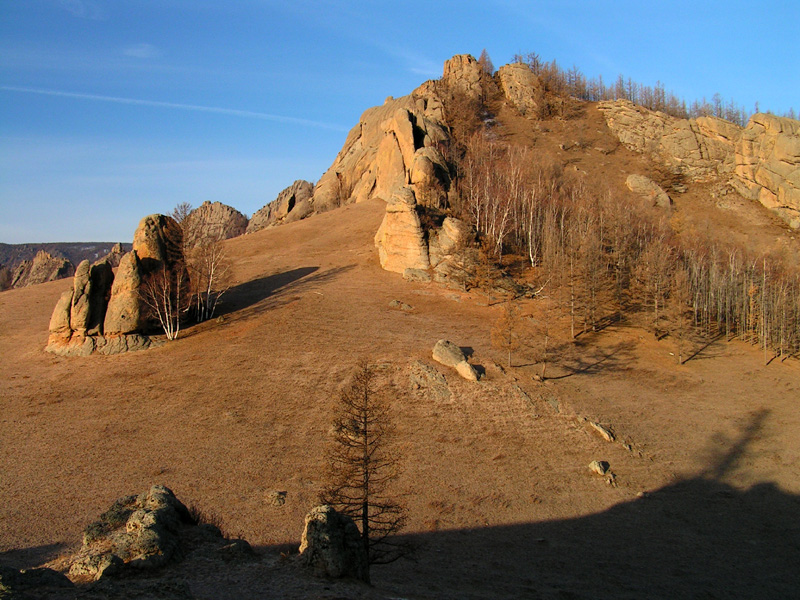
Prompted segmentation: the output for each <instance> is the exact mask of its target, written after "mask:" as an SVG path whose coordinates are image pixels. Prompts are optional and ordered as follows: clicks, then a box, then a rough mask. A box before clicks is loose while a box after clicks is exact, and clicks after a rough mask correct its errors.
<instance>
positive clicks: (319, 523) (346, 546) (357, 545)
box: [300, 505, 369, 581]
mask: <svg viewBox="0 0 800 600" xmlns="http://www.w3.org/2000/svg"><path fill="white" fill-rule="evenodd" d="M300 557H301V559H302V561H303V563H304V564H305V565H306V566H308V567H310V568H312V569H313V570H314V574H315V575H317V576H319V577H334V578H340V577H353V578H355V579H360V580H361V581H369V564H368V561H367V552H366V549H365V548H364V544H363V542H362V540H361V534H360V533H359V531H358V527H356V524H355V523H354V522H353V519H351V518H350V517H348V516H347V515H342V514H340V513H338V512H336V511H335V510H334V509H333V507H332V506H328V505H322V506H317V507H315V508H313V509H311V512H309V513H308V514H307V515H306V519H305V528H304V529H303V537H302V539H301V542H300Z"/></svg>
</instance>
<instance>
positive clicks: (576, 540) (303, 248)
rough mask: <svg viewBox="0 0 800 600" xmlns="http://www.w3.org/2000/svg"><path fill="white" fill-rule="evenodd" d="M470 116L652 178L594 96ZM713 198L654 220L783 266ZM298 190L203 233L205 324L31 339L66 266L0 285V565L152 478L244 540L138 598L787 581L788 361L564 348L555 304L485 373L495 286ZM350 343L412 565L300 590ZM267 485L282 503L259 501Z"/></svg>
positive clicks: (771, 593) (678, 591)
mask: <svg viewBox="0 0 800 600" xmlns="http://www.w3.org/2000/svg"><path fill="white" fill-rule="evenodd" d="M399 101H400V102H402V103H407V102H409V100H408V99H399ZM404 106H405V104H404ZM488 108H489V109H490V111H491V114H492V115H493V118H494V119H495V125H494V127H493V130H492V134H493V135H494V136H496V138H497V139H500V140H504V141H507V142H509V143H512V144H515V145H519V146H524V147H527V148H529V149H531V151H532V152H533V153H535V156H536V157H537V158H538V159H539V160H541V161H544V160H555V161H557V162H558V163H559V165H560V167H562V168H563V169H564V170H565V171H567V172H571V173H572V174H574V175H575V176H576V177H578V178H582V179H583V181H584V182H585V184H586V185H587V186H589V187H592V186H594V187H598V188H599V187H600V186H604V187H605V188H607V189H610V190H612V191H613V192H614V194H615V195H616V196H618V197H619V198H622V199H623V200H625V201H628V202H630V203H631V205H633V203H634V202H636V201H637V198H636V196H635V195H634V194H633V193H632V192H631V191H630V190H628V189H627V187H626V184H625V181H626V178H627V175H629V174H631V173H642V174H645V175H648V176H651V177H654V178H655V177H657V176H658V173H659V169H658V168H657V166H656V165H654V163H653V162H652V160H650V159H648V158H647V157H645V156H643V155H642V154H640V153H637V152H635V151H633V150H630V149H628V148H626V147H625V146H624V145H621V144H620V143H619V141H618V138H617V136H616V135H615V134H614V133H613V132H612V130H611V129H610V128H609V127H608V126H607V124H606V120H605V118H604V117H603V114H602V113H601V111H600V110H599V109H598V107H597V105H596V104H593V103H585V104H582V105H581V106H580V107H579V110H578V111H577V113H576V114H575V115H574V116H573V117H572V118H570V119H555V118H554V119H544V120H542V119H528V118H525V117H523V116H522V115H520V113H519V111H517V110H514V109H513V107H512V106H510V105H509V104H507V103H503V102H496V103H492V101H490V102H489V103H488ZM405 110H409V109H405ZM375 112H380V111H375ZM401 125H404V124H403V123H399V124H398V125H397V129H398V130H399V129H401ZM430 130H431V131H433V127H431V128H430ZM400 138H402V136H400ZM400 138H399V139H400ZM390 150H391V149H390ZM349 156H350V157H351V158H352V157H353V155H352V154H351V155H349ZM386 156H393V155H392V153H391V152H390V151H388V150H387V153H386ZM394 156H395V158H396V155H394ZM345 158H346V157H345ZM343 162H344V159H342V160H340V161H338V162H336V163H335V164H342V163H343ZM353 162H354V163H356V162H358V164H360V165H361V166H363V164H364V163H363V162H359V161H356V160H355V159H353ZM403 164H405V163H403ZM330 173H331V175H328V176H327V181H328V182H329V184H328V188H327V191H325V190H324V189H323V191H324V192H325V194H330V193H331V186H333V185H334V182H333V177H335V170H333V171H331V172H330ZM385 174H386V171H384V175H385ZM362 175H363V176H364V177H363V180H362V181H363V183H362V186H361V187H360V188H354V189H367V187H368V185H369V184H370V182H373V183H374V181H373V179H371V177H373V176H374V175H375V173H374V172H372V173H371V172H370V171H369V169H367V168H364V169H363V173H362ZM375 179H376V180H378V181H380V177H376V178H375ZM383 181H384V182H386V181H388V179H383ZM381 185H383V184H381ZM724 188H725V186H722V185H721V184H720V183H719V182H718V181H707V182H689V183H688V184H687V185H686V190H685V191H684V192H683V193H676V194H674V198H673V202H674V204H673V207H672V208H671V209H670V212H669V213H667V216H668V217H669V221H670V223H671V225H672V227H673V228H675V229H676V230H678V231H679V234H683V233H686V234H687V235H688V233H691V232H692V231H695V232H696V231H701V232H705V233H708V235H710V236H711V237H712V238H716V239H721V240H731V239H735V240H739V241H741V242H743V243H747V244H751V245H753V246H755V247H757V248H760V249H767V248H769V249H776V250H780V251H781V252H783V253H785V254H787V255H788V256H794V257H796V256H797V253H798V248H800V246H798V240H797V239H795V238H796V237H797V236H796V232H795V231H793V230H792V229H790V228H789V227H788V226H787V225H786V223H784V222H783V221H781V220H780V218H779V217H778V216H776V215H775V214H774V213H772V212H770V211H769V210H768V209H767V208H766V207H764V206H762V205H761V204H759V203H757V202H753V201H745V199H744V198H742V197H740V196H737V195H735V193H734V192H729V191H725V193H724V194H723V193H722V190H723V189H724ZM712 193H713V194H714V195H715V196H716V197H715V196H712ZM323 198H325V202H324V203H323V202H321V203H320V206H321V207H324V209H325V210H324V212H322V211H320V212H319V213H318V214H314V211H311V210H309V211H308V215H304V216H305V217H306V218H303V219H300V220H294V221H293V220H292V219H286V221H287V222H285V224H283V225H281V226H279V227H269V228H266V229H263V230H261V231H256V232H254V233H250V234H247V235H245V236H240V237H237V238H233V239H231V240H228V241H226V242H225V243H224V244H225V248H226V250H227V252H228V255H229V257H230V259H231V263H232V265H233V287H232V288H231V289H230V290H229V291H228V293H227V294H226V295H225V296H224V304H223V306H222V310H221V313H220V316H219V318H218V319H214V320H211V321H208V322H206V323H203V324H199V325H195V326H192V327H190V328H189V329H187V330H186V332H185V334H182V335H181V337H179V339H178V340H177V341H175V342H170V343H167V344H164V345H162V346H160V347H157V348H153V349H150V350H146V351H140V352H131V353H126V354H121V355H116V356H102V355H91V356H88V357H82V358H67V357H61V356H54V355H51V354H47V353H45V352H44V350H43V349H44V346H45V343H46V342H47V338H48V331H47V330H48V322H49V319H50V316H51V314H52V312H53V307H54V306H55V305H56V302H57V300H58V298H59V297H60V295H61V294H62V292H64V291H65V290H67V289H68V288H69V287H70V282H69V281H67V280H61V281H54V282H50V283H45V284H42V285H38V286H33V287H29V288H24V289H17V290H10V291H8V292H6V293H3V294H2V295H0V332H2V335H0V355H2V356H3V357H4V360H3V361H2V364H0V381H3V382H5V383H4V385H5V389H4V390H3V394H2V403H3V404H2V406H3V411H2V416H0V419H2V430H3V436H2V444H0V464H2V465H3V472H2V477H0V524H2V526H0V557H2V561H3V563H4V564H7V565H11V566H15V567H17V568H22V567H31V566H34V565H40V564H45V563H47V564H50V565H51V566H55V567H63V564H64V563H63V558H64V557H65V556H67V555H68V554H69V553H71V552H74V551H75V550H76V549H77V547H78V546H79V545H80V541H81V534H82V531H83V529H84V528H85V527H86V526H87V525H88V524H89V523H90V522H92V521H93V520H95V519H96V517H97V515H99V514H100V513H101V512H103V511H105V510H106V509H107V508H108V506H109V505H110V504H111V503H112V502H113V501H114V500H115V499H117V498H119V497H122V496H125V495H128V494H133V493H138V492H140V491H142V490H146V489H148V488H149V487H150V485H152V484H153V483H163V484H165V485H167V486H169V487H170V488H171V489H173V490H174V491H175V493H176V494H177V495H178V497H179V498H181V499H182V500H183V501H184V502H186V503H187V504H188V503H192V504H195V505H197V506H198V507H200V508H201V509H203V510H204V511H206V512H209V513H214V514H216V515H217V516H218V519H219V521H220V522H221V523H222V525H223V529H224V530H225V531H227V532H228V533H229V534H230V535H232V536H241V537H243V538H245V539H247V540H248V541H249V542H250V543H251V544H252V545H253V546H254V547H255V548H256V550H257V552H258V553H259V556H260V558H259V559H258V560H256V561H253V562H241V563H239V562H236V561H231V562H213V561H206V560H204V559H203V558H202V557H196V556H189V557H187V558H186V560H185V561H184V562H182V563H179V564H178V565H176V566H174V567H169V568H166V569H163V570H161V571H158V572H156V573H155V574H154V575H151V576H148V577H141V578H139V579H141V580H143V581H145V582H148V581H150V582H156V585H158V586H161V588H162V591H163V593H164V595H166V594H167V592H168V591H169V590H170V589H172V588H173V587H174V586H176V585H177V584H178V583H179V582H183V584H185V585H187V586H188V588H189V590H190V592H191V596H193V597H195V598H259V597H276V598H301V597H302V598H329V599H330V598H341V597H348V598H397V597H403V598H507V597H533V598H538V597H541V598H590V597H615V598H641V597H658V598H674V597H698V596H708V597H726V598H737V597H741V598H748V597H750V598H751V597H790V596H792V595H793V594H795V593H796V589H797V587H796V586H797V584H798V581H797V572H796V565H797V564H798V563H800V529H798V527H797V526H796V523H798V522H800V438H798V436H797V435H796V432H797V431H798V428H800V413H798V411H797V399H798V397H799V396H800V364H798V361H797V360H795V359H793V358H788V359H786V360H781V359H780V358H778V359H774V360H771V361H770V362H769V364H766V365H765V364H764V360H763V355H762V352H761V350H760V349H759V347H758V346H757V345H751V344H747V343H744V342H742V341H740V340H738V339H733V340H732V341H730V342H726V341H725V339H724V337H721V336H717V337H715V338H712V339H710V340H705V341H702V342H701V343H696V344H695V345H694V346H693V347H692V353H693V356H692V357H691V359H690V360H688V361H687V362H686V363H685V364H682V365H678V364H676V360H675V356H674V354H675V352H676V344H675V340H674V339H673V338H671V337H669V336H667V337H662V338H660V339H656V338H655V337H654V336H653V334H652V333H651V332H650V331H648V330H646V329H645V328H643V327H640V322H639V321H638V320H637V319H636V318H635V316H634V317H631V318H630V319H625V320H623V321H621V322H616V321H610V322H609V323H608V324H607V326H605V327H603V328H601V329H598V331H594V332H592V331H589V332H587V333H585V334H583V335H580V336H578V337H577V338H576V339H574V340H573V339H571V337H570V335H569V322H568V321H569V319H568V315H567V314H566V313H565V312H563V311H550V312H548V311H547V309H546V307H545V304H544V303H543V302H542V298H541V297H539V298H526V299H522V300H520V301H519V302H520V308H521V310H522V312H523V314H526V315H529V316H531V317H533V318H534V319H536V320H538V321H541V320H543V319H546V320H548V322H549V323H550V336H551V340H550V344H551V346H550V352H551V360H550V364H549V366H548V378H547V380H546V381H544V382H541V381H537V380H536V379H535V377H534V376H535V375H537V374H539V373H540V372H541V365H540V364H538V363H537V362H536V354H537V351H538V350H537V348H536V347H528V346H527V345H526V346H523V347H522V348H520V349H519V350H518V351H517V352H516V354H515V358H514V363H513V364H514V366H512V367H508V366H506V365H505V362H506V355H505V352H503V351H502V350H501V349H497V348H495V347H493V345H492V336H491V330H492V327H493V325H494V324H495V322H496V321H497V319H498V318H499V317H500V315H501V313H502V311H503V302H502V301H503V300H504V297H503V296H501V295H500V293H499V291H498V290H492V291H482V290H481V289H479V288H475V287H469V289H467V287H464V288H461V289H449V288H446V287H444V286H440V285H437V284H434V283H423V282H411V281H406V280H405V279H404V278H403V277H402V276H401V275H399V274H397V273H392V272H389V271H386V270H384V269H383V268H381V263H380V259H379V256H378V253H377V251H376V248H375V243H374V237H375V233H376V231H377V230H378V228H379V226H380V224H381V222H382V220H383V219H384V217H385V214H386V207H387V204H386V202H385V201H384V200H383V199H381V198H364V199H363V200H362V201H360V202H357V203H350V204H345V205H344V206H341V207H338V208H334V207H333V206H331V205H330V204H329V203H328V200H329V198H330V196H329V195H324V196H323ZM312 205H313V203H312ZM307 208H308V207H306V209H307ZM304 210H305V209H304ZM654 210H658V209H654ZM289 221H292V222H289ZM511 258H512V259H513V257H511ZM795 262H796V261H795ZM512 266H513V265H512ZM393 300H399V301H401V302H404V303H406V304H407V305H409V306H410V307H411V309H410V310H397V309H396V308H393V307H392V306H391V305H390V303H391V302H392V301H393ZM441 338H447V339H450V340H451V341H453V342H455V343H456V344H458V345H459V346H461V347H463V348H465V349H467V353H468V354H469V355H470V356H469V360H470V363H472V364H473V365H476V366H477V368H478V370H479V371H481V372H482V373H483V377H482V378H481V380H480V381H478V382H469V381H465V380H462V379H461V378H460V377H458V375H457V374H456V372H455V371H454V370H452V369H449V368H446V367H443V366H442V365H439V364H438V363H435V362H434V361H433V360H432V359H431V349H432V347H433V345H434V343H435V342H436V341H437V340H438V339H441ZM526 341H527V342H531V346H536V345H538V344H539V342H540V340H539V339H538V338H537V337H536V336H535V335H534V334H529V336H528V338H527V339H526ZM359 358H366V359H368V360H369V361H371V362H373V363H375V364H376V365H378V366H379V372H380V373H381V377H382V379H383V380H384V381H385V382H387V383H391V384H392V385H393V388H392V389H393V394H392V399H391V406H392V414H393V418H394V422H395V424H396V428H397V432H396V448H397V450H398V453H399V454H400V456H401V457H402V468H403V474H402V476H401V478H400V479H399V480H398V481H397V485H396V495H397V497H398V498H400V499H402V501H403V502H404V503H405V504H406V505H407V506H408V509H409V522H408V526H407V528H406V529H405V531H404V535H405V536H407V539H409V540H410V541H413V542H414V543H415V544H416V545H417V546H418V550H417V556H416V562H408V561H399V562H396V563H393V564H391V565H388V566H383V567H375V568H374V570H373V574H372V581H373V587H368V586H365V585H362V584H358V583H354V582H337V581H328V580H317V579H315V578H313V577H311V576H310V575H309V574H308V573H306V572H304V571H303V570H301V569H299V568H298V567H297V566H296V565H295V563H293V562H292V561H291V560H290V561H286V560H283V559H282V558H281V552H283V553H285V554H292V553H293V552H295V551H296V547H297V545H298V544H299V539H300V533H301V531H302V528H303V519H304V515H305V514H306V513H307V512H308V510H309V509H310V508H311V507H312V506H313V505H314V503H315V500H316V496H317V494H318V492H319V490H320V488H321V486H322V483H323V482H322V477H323V471H324V460H323V448H324V446H325V444H326V441H327V439H328V432H329V430H330V428H331V407H332V403H333V396H334V395H335V393H336V392H337V390H339V389H340V387H341V385H342V383H343V382H344V380H345V379H346V376H347V374H348V373H349V372H350V370H351V369H352V367H353V365H354V364H355V363H356V362H357V361H358V359H359ZM591 423H598V424H600V425H602V426H603V427H604V428H605V429H606V430H610V431H612V432H613V434H614V436H615V439H614V441H613V442H608V441H606V440H605V439H603V438H602V437H600V436H599V435H597V433H596V430H595V429H593V428H592V426H591ZM594 460H603V461H607V462H608V463H609V464H610V469H611V473H612V474H613V476H614V477H613V479H611V478H608V479H607V478H604V477H600V476H598V475H596V474H594V473H592V472H591V471H590V470H589V468H588V465H589V463H590V462H591V461H594ZM275 491H285V492H286V502H285V504H283V505H280V506H276V505H274V504H273V503H271V502H270V497H271V495H270V494H271V493H272V492H275ZM134 583H136V578H131V581H127V582H126V581H124V580H123V581H122V582H121V583H120V585H133V584H134ZM87 593H88V592H87ZM98 594H99V592H98Z"/></svg>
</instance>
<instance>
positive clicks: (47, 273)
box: [0, 250, 75, 289]
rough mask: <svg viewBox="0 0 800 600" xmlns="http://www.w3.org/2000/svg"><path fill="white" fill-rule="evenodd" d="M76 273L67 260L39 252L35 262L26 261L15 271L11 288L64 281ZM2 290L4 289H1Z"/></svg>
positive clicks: (42, 251)
mask: <svg viewBox="0 0 800 600" xmlns="http://www.w3.org/2000/svg"><path fill="white" fill-rule="evenodd" d="M74 272H75V267H74V266H73V265H72V263H71V262H69V261H68V260H67V259H66V258H61V257H57V256H53V255H51V254H50V253H49V252H45V251H44V250H39V252H37V253H36V256H34V257H33V260H24V261H22V262H21V263H20V264H19V265H18V266H17V268H16V269H14V273H13V274H12V275H11V281H10V286H9V287H13V288H21V287H26V286H29V285H35V284H37V283H46V282H48V281H55V280H56V279H64V278H65V277H70V276H71V275H72V274H73V273H74ZM0 285H2V284H0ZM0 289H4V288H2V287H0Z"/></svg>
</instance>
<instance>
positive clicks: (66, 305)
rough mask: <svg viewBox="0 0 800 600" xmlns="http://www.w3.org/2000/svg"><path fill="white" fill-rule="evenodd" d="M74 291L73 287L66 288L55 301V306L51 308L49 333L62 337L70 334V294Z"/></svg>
mask: <svg viewBox="0 0 800 600" xmlns="http://www.w3.org/2000/svg"><path fill="white" fill-rule="evenodd" d="M74 293H75V290H74V288H70V289H68V290H67V291H66V292H64V293H63V294H61V297H60V298H59V299H58V302H56V307H55V309H54V310H53V316H52V317H50V327H49V330H50V333H51V334H54V335H57V336H60V337H62V338H64V337H65V338H69V336H70V335H72V328H71V326H70V312H71V309H72V296H73V294H74Z"/></svg>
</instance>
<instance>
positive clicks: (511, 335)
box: [492, 300, 522, 368]
mask: <svg viewBox="0 0 800 600" xmlns="http://www.w3.org/2000/svg"><path fill="white" fill-rule="evenodd" d="M521 328H522V319H521V317H520V311H519V305H518V304H517V302H515V301H514V300H508V301H507V302H506V303H505V304H504V305H503V312H502V313H501V314H500V316H499V317H498V319H497V321H495V323H494V327H493V328H492V345H493V346H494V347H495V348H497V349H499V350H503V351H504V352H506V353H507V354H508V366H509V368H510V367H511V355H512V353H513V352H514V351H515V350H517V349H518V348H519V347H520V343H521V331H520V330H521Z"/></svg>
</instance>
